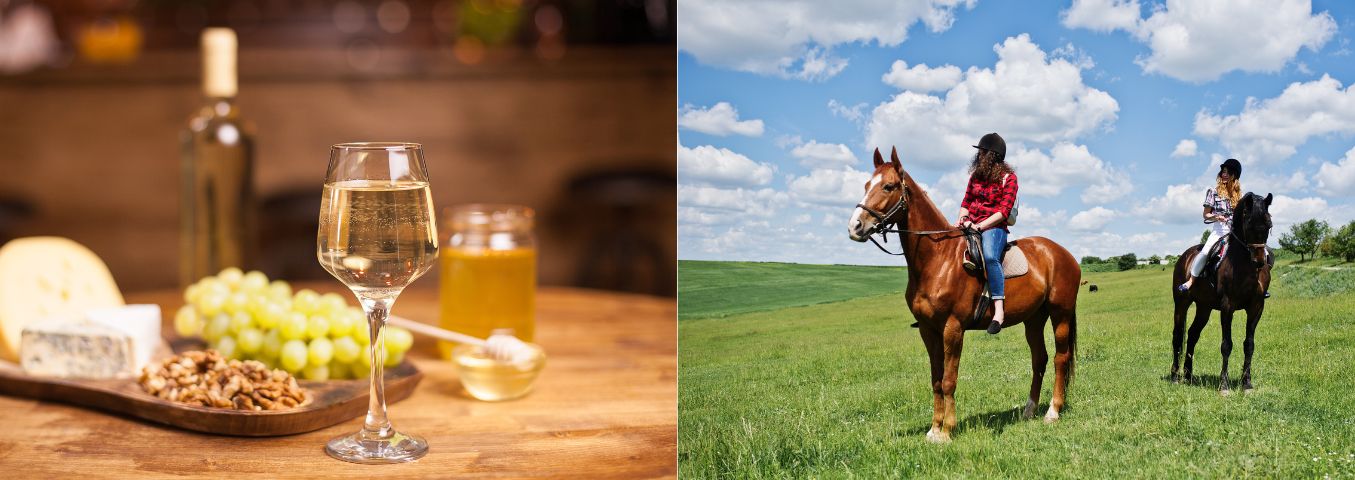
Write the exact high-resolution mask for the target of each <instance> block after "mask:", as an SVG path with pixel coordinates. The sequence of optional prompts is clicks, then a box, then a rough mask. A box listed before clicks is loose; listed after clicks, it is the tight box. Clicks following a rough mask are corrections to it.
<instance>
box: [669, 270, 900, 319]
mask: <svg viewBox="0 0 1355 480" xmlns="http://www.w3.org/2000/svg"><path fill="white" fill-rule="evenodd" d="M907 283H908V276H907V274H906V273H905V269H904V268H903V267H863V266H855V265H800V264H793V263H766V262H705V261H696V260H679V261H678V319H680V320H687V319H693V318H711V317H725V316H729V315H733V314H739V313H748V312H756V311H762V310H770V309H777V308H786V307H798V306H805V305H814V304H819V303H825V302H838V301H842V300H846V299H849V298H855V297H858V296H861V294H862V292H869V293H872V294H884V293H899V292H903V289H904V287H905V286H906V285H907Z"/></svg>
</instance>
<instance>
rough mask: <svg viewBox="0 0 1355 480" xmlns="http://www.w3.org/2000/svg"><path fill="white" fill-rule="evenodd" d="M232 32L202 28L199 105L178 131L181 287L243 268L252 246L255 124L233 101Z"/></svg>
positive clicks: (234, 83) (251, 252) (253, 242)
mask: <svg viewBox="0 0 1355 480" xmlns="http://www.w3.org/2000/svg"><path fill="white" fill-rule="evenodd" d="M235 67H236V38H235V32H234V31H232V30H231V29H229V28H208V29H205V30H203V31H202V93H203V96H204V103H203V106H202V108H200V109H199V110H198V111H197V113H196V114H194V115H193V117H192V118H190V119H189V121H188V128H187V129H186V130H185V131H184V133H183V160H182V168H181V170H182V181H181V185H182V194H181V198H180V205H179V215H180V218H179V223H180V240H179V241H180V256H179V274H180V275H179V281H180V283H181V284H182V285H188V284H190V283H193V282H196V281H197V280H198V279H200V278H202V277H204V276H207V275H213V274H215V273H217V272H219V271H221V269H223V268H226V267H239V268H243V269H247V268H249V267H250V266H252V265H250V262H251V260H252V256H253V253H254V252H253V250H254V248H255V208H256V207H255V198H254V181H253V180H254V178H253V175H254V137H253V128H252V126H251V125H249V124H248V123H247V122H245V121H244V120H243V119H242V118H241V117H240V111H239V108H238V107H237V106H236V104H235V95H236V87H237V85H236V75H235Z"/></svg>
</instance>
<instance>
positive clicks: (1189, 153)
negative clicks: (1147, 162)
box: [1172, 139, 1199, 158]
mask: <svg viewBox="0 0 1355 480" xmlns="http://www.w3.org/2000/svg"><path fill="white" fill-rule="evenodd" d="M1198 151H1199V146H1198V145H1196V144H1195V141H1194V140H1190V139H1186V140H1181V141H1180V142H1177V143H1176V149H1175V150H1172V158H1181V157H1193V156H1195V154H1196V153H1197V152H1198Z"/></svg>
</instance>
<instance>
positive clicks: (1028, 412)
mask: <svg viewBox="0 0 1355 480" xmlns="http://www.w3.org/2000/svg"><path fill="white" fill-rule="evenodd" d="M1032 418H1035V402H1030V403H1027V404H1026V409H1025V410H1022V411H1021V419H1022V420H1030V419H1032Z"/></svg>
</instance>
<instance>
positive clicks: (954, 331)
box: [848, 149, 1082, 442]
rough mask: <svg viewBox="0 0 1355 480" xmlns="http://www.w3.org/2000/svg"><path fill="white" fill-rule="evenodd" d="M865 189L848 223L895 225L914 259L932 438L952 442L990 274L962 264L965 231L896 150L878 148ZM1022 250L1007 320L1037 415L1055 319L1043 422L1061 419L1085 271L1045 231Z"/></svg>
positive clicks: (865, 228) (857, 228)
mask: <svg viewBox="0 0 1355 480" xmlns="http://www.w3.org/2000/svg"><path fill="white" fill-rule="evenodd" d="M865 191H866V193H865V196H864V198H862V199H861V203H860V204H859V205H858V206H857V208H856V210H855V211H854V212H853V213H852V216H851V219H850V220H849V222H848V235H849V236H850V237H851V239H852V240H855V241H858V242H864V241H866V240H867V239H869V238H870V237H871V236H872V235H875V234H881V235H888V234H889V233H898V235H899V243H900V245H902V247H903V255H904V257H905V258H906V259H907V262H908V290H907V291H906V292H905V294H904V296H905V299H906V300H907V302H908V309H909V310H911V311H912V313H913V317H914V318H916V319H917V321H918V332H919V334H920V335H921V336H922V343H923V344H925V345H926V347H927V355H928V357H929V358H930V360H931V380H932V382H931V383H932V425H931V429H930V430H928V431H927V439H928V440H930V441H933V442H948V441H950V438H951V432H952V431H953V430H954V429H955V426H956V424H957V420H956V406H955V386H956V382H957V380H958V379H959V371H960V352H961V350H962V349H963V347H964V334H965V330H982V329H983V328H985V327H986V326H987V325H988V323H989V322H990V321H991V320H992V318H991V313H989V314H988V315H986V316H984V317H982V318H980V319H979V320H980V322H972V321H971V320H970V317H972V316H973V312H974V311H975V306H976V304H977V303H978V300H979V294H980V292H982V291H983V282H981V281H979V280H978V279H977V278H975V277H974V275H973V274H970V273H969V272H968V271H966V270H965V269H964V268H963V267H962V266H961V262H962V260H961V259H962V257H963V252H964V250H965V247H966V245H965V238H964V233H963V232H962V231H960V230H958V229H955V228H953V227H952V226H951V223H950V222H949V221H947V220H946V217H945V215H942V214H941V211H940V210H938V209H937V208H936V205H935V204H934V203H932V201H931V199H930V198H929V197H928V196H927V192H925V191H923V190H922V187H921V186H920V185H919V184H918V183H917V182H916V181H914V180H913V178H912V176H910V175H909V174H908V172H906V171H904V169H903V166H902V164H900V162H899V156H898V152H897V151H894V152H891V154H890V161H889V162H885V161H884V159H883V158H882V157H881V156H880V151H879V150H878V149H877V150H876V151H875V171H874V173H872V174H871V177H870V179H869V181H867V182H866V185H865ZM1016 244H1017V245H1018V246H1019V247H1020V248H1021V249H1022V250H1023V251H1025V254H1026V256H1027V260H1028V263H1029V272H1028V273H1027V274H1026V275H1023V276H1020V277H1014V278H1009V279H1007V284H1006V296H1007V299H1006V316H1007V317H1006V320H1005V321H1004V322H1003V323H1002V326H1003V327H1010V326H1013V325H1016V324H1020V323H1024V324H1025V329H1026V342H1027V344H1028V345H1029V347H1030V357H1031V371H1032V376H1031V382H1030V396H1029V399H1028V400H1027V401H1026V406H1025V409H1024V411H1023V412H1022V413H1023V415H1024V417H1025V418H1032V417H1034V416H1035V408H1036V406H1037V405H1038V404H1039V401H1040V386H1041V383H1042V382H1043V379H1044V373H1045V366H1046V364H1047V363H1048V362H1049V353H1048V352H1047V351H1046V350H1045V342H1044V326H1045V322H1046V321H1047V320H1049V319H1051V318H1052V319H1053V330H1054V348H1055V350H1056V352H1057V353H1056V354H1055V355H1054V395H1053V398H1052V399H1051V400H1050V402H1049V411H1048V413H1046V414H1045V417H1044V418H1045V421H1046V422H1054V421H1057V420H1058V419H1059V412H1060V411H1061V410H1063V407H1064V404H1065V393H1066V390H1067V386H1068V383H1069V382H1071V380H1072V378H1073V370H1074V368H1073V367H1074V351H1075V350H1076V347H1077V293H1078V289H1079V287H1078V282H1079V281H1080V280H1081V279H1082V269H1081V268H1080V267H1079V266H1078V264H1077V259H1075V258H1073V255H1072V254H1070V253H1068V250H1066V249H1064V248H1063V247H1062V246H1059V244H1057V243H1054V242H1053V241H1052V240H1049V239H1047V238H1043V237H1026V238H1022V239H1020V240H1017V241H1016Z"/></svg>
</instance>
